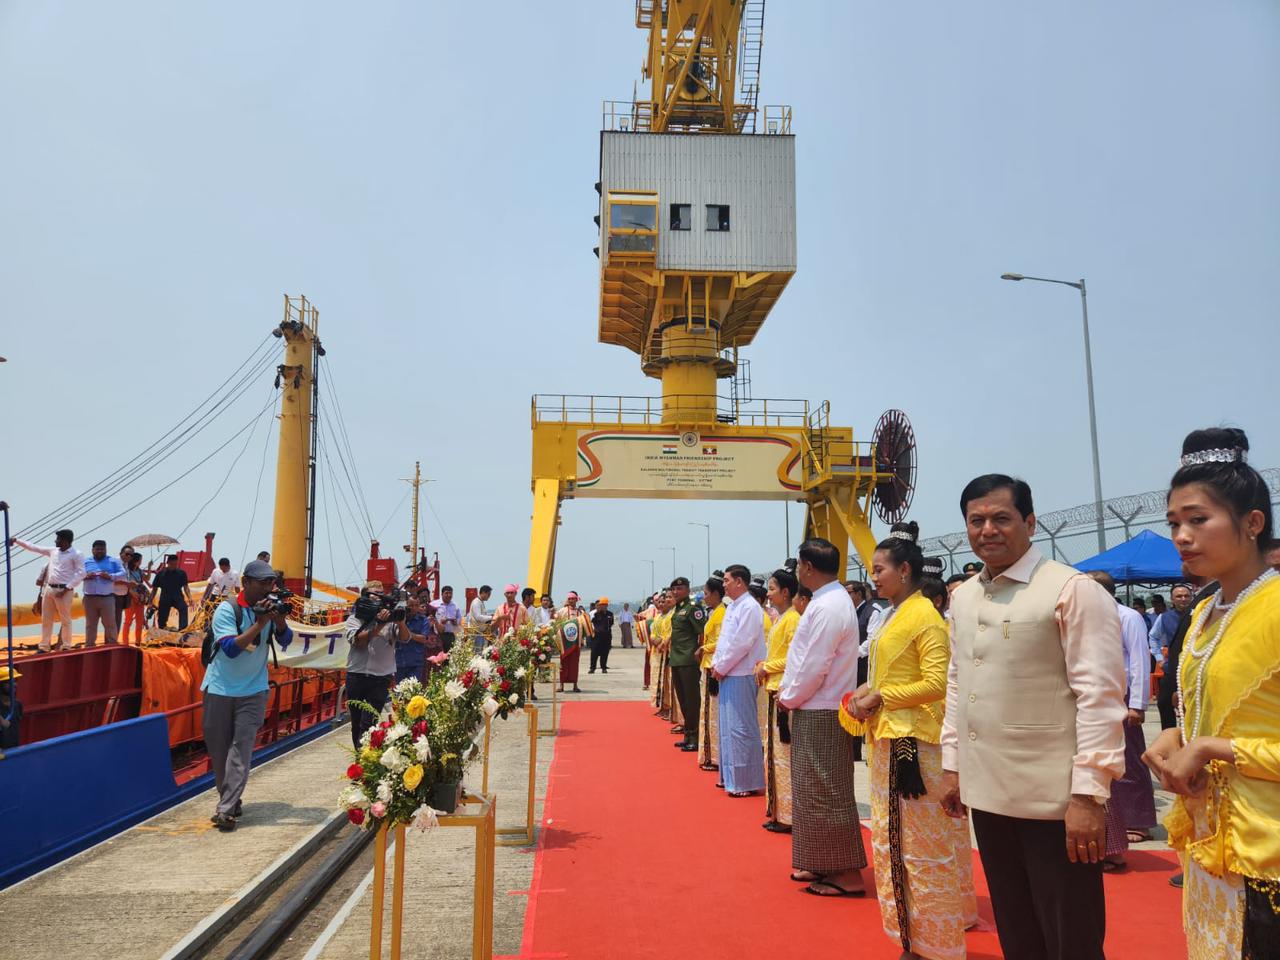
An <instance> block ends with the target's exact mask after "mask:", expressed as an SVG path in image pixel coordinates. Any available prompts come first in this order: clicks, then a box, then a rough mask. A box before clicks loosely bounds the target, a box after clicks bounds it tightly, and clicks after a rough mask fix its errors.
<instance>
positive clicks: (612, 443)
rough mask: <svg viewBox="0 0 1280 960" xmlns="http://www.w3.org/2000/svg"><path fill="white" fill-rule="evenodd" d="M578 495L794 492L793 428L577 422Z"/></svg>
mask: <svg viewBox="0 0 1280 960" xmlns="http://www.w3.org/2000/svg"><path fill="white" fill-rule="evenodd" d="M577 461H578V473H577V477H576V483H575V489H574V495H575V496H577V497H635V498H640V499H645V498H664V499H666V498H669V499H681V498H688V499H695V498H696V499H712V500H714V499H724V500H794V499H795V498H796V496H797V495H798V494H799V493H800V489H801V486H800V437H799V434H798V432H796V433H789V432H787V431H776V432H768V433H764V432H760V431H753V432H749V433H748V432H746V431H743V432H738V431H735V430H733V429H732V428H723V427H722V428H717V429H716V430H715V431H713V432H708V433H699V432H697V431H695V430H687V431H684V432H683V433H679V432H677V433H673V432H670V431H668V430H658V431H619V430H581V431H579V432H578V438H577Z"/></svg>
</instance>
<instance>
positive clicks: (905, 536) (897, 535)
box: [889, 530, 916, 543]
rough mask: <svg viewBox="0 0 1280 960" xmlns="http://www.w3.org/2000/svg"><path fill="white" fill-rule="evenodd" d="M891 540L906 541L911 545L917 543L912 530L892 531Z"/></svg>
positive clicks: (890, 532)
mask: <svg viewBox="0 0 1280 960" xmlns="http://www.w3.org/2000/svg"><path fill="white" fill-rule="evenodd" d="M889 539H890V540H906V541H907V542H909V543H915V542H916V538H915V535H914V534H912V533H911V531H910V530H890V531H889Z"/></svg>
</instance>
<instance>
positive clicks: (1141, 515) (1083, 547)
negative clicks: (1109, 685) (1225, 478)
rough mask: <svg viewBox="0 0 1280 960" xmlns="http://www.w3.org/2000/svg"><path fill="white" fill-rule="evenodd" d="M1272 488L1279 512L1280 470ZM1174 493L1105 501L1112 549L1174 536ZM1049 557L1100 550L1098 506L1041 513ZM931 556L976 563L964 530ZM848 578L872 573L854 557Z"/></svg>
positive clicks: (1070, 559) (1267, 475) (934, 545)
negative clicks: (1169, 519) (1151, 535)
mask: <svg viewBox="0 0 1280 960" xmlns="http://www.w3.org/2000/svg"><path fill="white" fill-rule="evenodd" d="M1260 472H1261V474H1262V476H1263V478H1264V479H1265V480H1266V481H1267V486H1268V488H1270V490H1271V503H1272V506H1273V508H1274V507H1276V506H1278V505H1280V467H1271V468H1269V469H1267V470H1262V471H1260ZM1167 493H1168V490H1167V489H1165V490H1149V491H1147V492H1146V493H1137V494H1132V495H1130V496H1127V497H1115V498H1114V499H1111V500H1104V501H1103V502H1102V514H1103V531H1104V533H1105V536H1106V543H1107V549H1110V548H1111V547H1115V546H1118V545H1120V544H1122V543H1124V542H1125V541H1126V540H1131V539H1132V538H1133V537H1136V536H1137V535H1138V534H1139V533H1141V532H1142V531H1143V530H1154V531H1155V532H1156V533H1159V534H1160V535H1161V536H1168V535H1169V531H1168V528H1167V527H1166V525H1165V495H1166V494H1167ZM1032 540H1033V542H1034V543H1036V544H1037V545H1038V546H1039V547H1040V549H1041V551H1042V552H1043V553H1044V554H1045V556H1048V557H1052V558H1053V559H1055V560H1061V561H1062V562H1063V563H1072V564H1074V563H1079V562H1080V561H1081V560H1086V559H1088V558H1089V557H1092V556H1094V555H1095V554H1096V553H1097V552H1098V525H1097V513H1096V512H1095V507H1094V505H1093V504H1092V503H1082V504H1080V505H1079V506H1078V507H1070V508H1068V509H1066V510H1054V511H1052V512H1050V513H1037V514H1036V535H1035V537H1034V538H1032ZM920 547H921V549H922V550H923V551H924V555H925V556H926V557H942V559H943V561H944V563H945V564H946V569H945V571H944V574H943V576H944V577H948V576H950V575H951V574H953V573H959V572H960V569H961V568H962V567H963V566H964V565H965V564H966V563H968V562H969V561H970V560H973V559H976V558H975V557H974V555H973V551H972V550H970V549H969V538H968V536H967V535H966V534H965V533H964V531H963V530H962V531H960V532H959V533H948V534H944V535H943V536H941V537H930V538H929V539H927V540H922V541H921V542H920ZM848 579H853V580H866V579H867V571H866V568H865V567H863V565H862V563H861V561H860V560H858V559H857V558H856V557H850V561H849V569H848Z"/></svg>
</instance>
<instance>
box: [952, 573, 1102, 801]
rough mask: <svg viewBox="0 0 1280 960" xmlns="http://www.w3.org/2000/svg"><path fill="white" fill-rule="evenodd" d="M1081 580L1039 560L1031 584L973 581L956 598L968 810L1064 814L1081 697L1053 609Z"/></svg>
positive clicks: (959, 724) (959, 721) (955, 651)
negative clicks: (1064, 592)
mask: <svg viewBox="0 0 1280 960" xmlns="http://www.w3.org/2000/svg"><path fill="white" fill-rule="evenodd" d="M1079 575H1080V573H1079V571H1078V570H1074V569H1073V568H1071V567H1068V566H1067V565H1066V564H1062V563H1058V562H1056V561H1053V560H1046V559H1041V560H1040V562H1039V563H1038V564H1037V565H1036V567H1035V569H1034V571H1033V572H1032V574H1031V579H1030V581H1029V582H1028V583H1018V582H1017V581H1012V580H1006V579H1001V578H996V579H995V580H994V581H992V582H990V583H983V582H982V578H981V577H972V578H970V579H969V580H967V581H965V582H964V583H963V584H961V585H960V586H959V587H958V588H957V589H956V592H955V594H954V596H953V597H952V601H951V611H952V616H953V617H954V619H955V638H954V643H953V647H952V657H953V658H954V660H955V666H956V687H957V697H956V717H955V718H954V722H955V729H956V740H957V746H958V749H959V768H960V769H959V773H960V797H961V799H962V800H963V801H964V803H965V804H966V805H967V806H969V807H972V808H974V809H976V810H985V811H987V812H988V813H996V814H1002V815H1004V816H1009V817H1024V818H1027V819H1032V820H1060V819H1062V818H1063V817H1064V816H1065V814H1066V810H1067V804H1068V802H1069V801H1070V799H1071V773H1072V764H1073V759H1074V757H1075V754H1076V698H1075V694H1074V693H1072V691H1071V687H1070V685H1069V684H1068V682H1067V667H1066V659H1065V657H1064V656H1063V653H1062V639H1061V634H1060V633H1059V628H1058V621H1057V618H1056V616H1055V608H1056V606H1057V603H1058V597H1059V595H1060V594H1061V593H1062V588H1063V587H1064V586H1066V584H1067V581H1068V580H1070V579H1071V578H1072V577H1076V576H1079Z"/></svg>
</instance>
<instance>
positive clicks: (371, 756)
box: [360, 747, 382, 763]
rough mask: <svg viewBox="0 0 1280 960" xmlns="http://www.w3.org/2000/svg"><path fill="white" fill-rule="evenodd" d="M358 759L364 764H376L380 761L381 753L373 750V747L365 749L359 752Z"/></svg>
mask: <svg viewBox="0 0 1280 960" xmlns="http://www.w3.org/2000/svg"><path fill="white" fill-rule="evenodd" d="M360 759H361V760H362V761H364V762H366V763H377V762H378V761H379V760H380V759H382V751H381V750H375V749H373V747H365V748H364V749H363V750H361V751H360Z"/></svg>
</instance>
